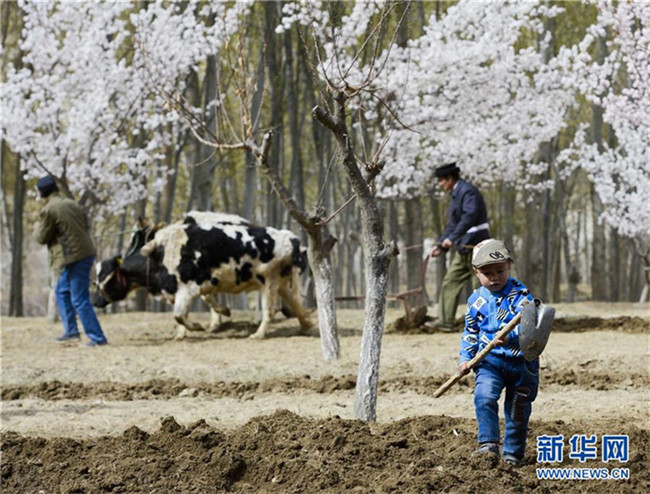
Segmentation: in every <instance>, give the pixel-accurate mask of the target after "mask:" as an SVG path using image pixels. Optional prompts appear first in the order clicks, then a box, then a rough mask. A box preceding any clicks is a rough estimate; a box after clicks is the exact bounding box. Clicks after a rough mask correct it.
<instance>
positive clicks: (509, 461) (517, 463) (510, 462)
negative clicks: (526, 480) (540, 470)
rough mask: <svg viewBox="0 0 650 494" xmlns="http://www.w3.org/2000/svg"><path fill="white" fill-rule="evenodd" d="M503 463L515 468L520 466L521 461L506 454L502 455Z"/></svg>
mask: <svg viewBox="0 0 650 494" xmlns="http://www.w3.org/2000/svg"><path fill="white" fill-rule="evenodd" d="M503 461H505V462H506V463H507V464H508V465H510V466H512V467H515V468H516V467H519V466H521V459H519V458H517V457H516V456H514V455H511V454H508V453H506V454H504V455H503Z"/></svg>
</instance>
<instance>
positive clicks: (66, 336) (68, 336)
mask: <svg viewBox="0 0 650 494" xmlns="http://www.w3.org/2000/svg"><path fill="white" fill-rule="evenodd" d="M74 340H79V334H63V335H61V336H59V337H58V338H54V341H56V342H58V343H63V342H66V341H74Z"/></svg>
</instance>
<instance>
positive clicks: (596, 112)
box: [591, 36, 609, 300]
mask: <svg viewBox="0 0 650 494" xmlns="http://www.w3.org/2000/svg"><path fill="white" fill-rule="evenodd" d="M597 46H598V52H597V58H598V64H599V65H602V63H603V61H604V60H605V56H606V55H607V48H606V46H605V38H604V37H602V36H601V37H599V38H598V44H597ZM592 112H593V117H592V132H593V134H592V139H593V142H594V144H596V145H597V146H598V149H599V150H600V151H602V150H603V108H602V107H601V106H600V105H596V104H594V105H592ZM591 202H592V214H593V216H592V223H591V224H592V228H593V238H592V241H591V248H592V250H591V297H592V299H593V300H607V285H608V284H609V279H608V269H607V264H606V261H607V256H606V243H605V227H604V225H603V224H602V223H601V222H600V217H601V216H602V212H603V204H602V202H601V200H600V197H598V193H597V192H596V191H595V189H594V187H593V185H592V186H591Z"/></svg>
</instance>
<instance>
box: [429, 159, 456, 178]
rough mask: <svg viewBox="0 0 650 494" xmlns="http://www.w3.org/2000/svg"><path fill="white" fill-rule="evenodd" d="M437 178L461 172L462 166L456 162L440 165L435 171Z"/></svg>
mask: <svg viewBox="0 0 650 494" xmlns="http://www.w3.org/2000/svg"><path fill="white" fill-rule="evenodd" d="M434 173H435V175H436V177H437V178H442V177H448V176H449V175H453V174H454V173H460V168H458V166H456V162H455V161H454V162H453V163H447V164H446V165H442V166H439V167H438V168H436V171H435V172H434Z"/></svg>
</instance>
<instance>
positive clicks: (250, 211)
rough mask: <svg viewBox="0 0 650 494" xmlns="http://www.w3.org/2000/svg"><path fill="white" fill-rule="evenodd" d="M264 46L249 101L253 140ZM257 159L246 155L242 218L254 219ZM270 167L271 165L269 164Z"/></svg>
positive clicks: (261, 89)
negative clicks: (251, 96)
mask: <svg viewBox="0 0 650 494" xmlns="http://www.w3.org/2000/svg"><path fill="white" fill-rule="evenodd" d="M264 58H265V57H264V45H263V44H262V45H261V46H260V53H259V61H258V66H257V71H256V73H255V84H256V87H255V93H254V94H253V98H252V101H251V120H252V121H251V122H250V125H251V132H252V137H253V139H255V137H256V136H257V132H258V129H259V115H260V111H261V108H262V96H263V94H264V64H265V61H264ZM256 164H257V159H256V157H255V155H254V154H253V153H252V152H247V153H246V170H245V179H244V217H245V218H248V219H251V220H254V219H255V195H256V192H257V169H256ZM269 166H271V164H269Z"/></svg>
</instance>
